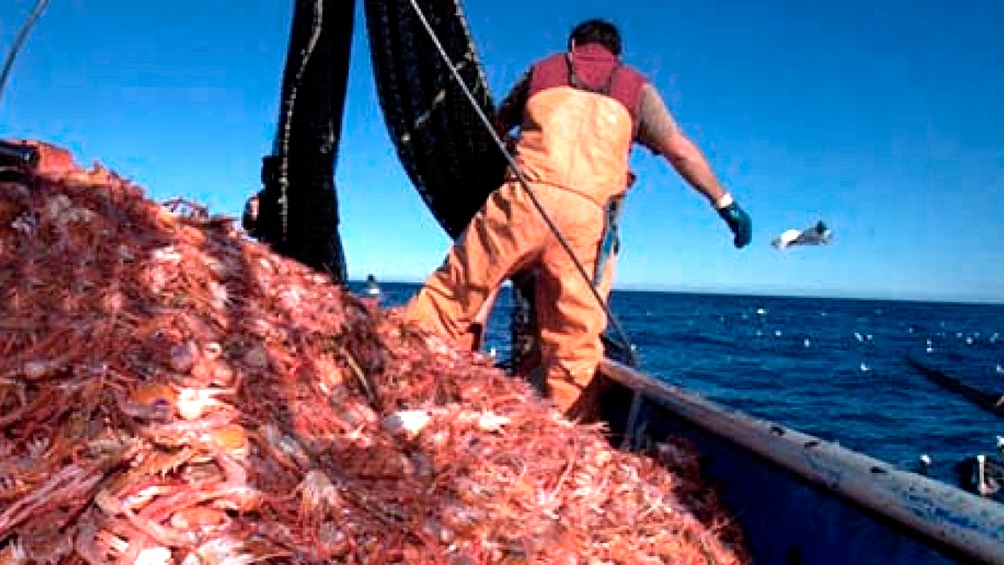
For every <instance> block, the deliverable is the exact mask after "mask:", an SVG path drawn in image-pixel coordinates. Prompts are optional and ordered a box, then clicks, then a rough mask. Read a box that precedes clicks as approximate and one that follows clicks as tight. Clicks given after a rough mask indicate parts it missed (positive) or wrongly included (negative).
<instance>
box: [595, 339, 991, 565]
mask: <svg viewBox="0 0 1004 565" xmlns="http://www.w3.org/2000/svg"><path fill="white" fill-rule="evenodd" d="M599 373H600V374H602V375H603V376H605V377H606V378H607V379H609V380H610V381H612V382H615V383H618V384H620V385H622V386H624V387H626V388H627V389H629V390H630V391H633V392H636V393H640V394H642V395H643V396H644V397H645V399H646V400H648V401H650V402H653V403H655V404H658V405H659V406H661V407H662V408H664V409H666V410H668V411H669V412H670V413H672V414H673V415H674V416H675V417H678V418H681V419H682V420H684V421H685V422H687V423H688V424H691V425H693V426H696V427H697V428H699V429H701V430H703V431H705V432H707V433H710V434H712V435H714V436H715V437H718V438H720V439H723V440H725V441H727V442H729V443H731V444H732V445H734V446H736V447H738V448H739V449H741V450H743V451H745V452H747V453H750V454H753V455H754V456H756V457H757V458H759V459H761V460H764V461H767V462H769V463H772V464H773V465H775V466H776V467H779V468H781V469H783V470H784V471H786V472H788V473H790V474H792V475H794V476H795V477H797V478H798V479H801V480H803V481H805V482H807V483H809V484H810V485H813V486H816V487H819V488H821V489H823V490H825V491H826V492H827V493H830V494H831V495H832V496H835V497H838V498H840V499H842V500H846V501H848V502H849V503H851V504H852V505H853V506H856V507H858V508H860V509H862V510H864V511H866V512H870V513H872V514H874V515H877V516H879V517H880V518H882V519H885V520H886V521H888V522H889V523H891V524H894V525H898V526H901V527H902V528H903V529H905V530H906V531H908V532H910V533H911V534H912V535H913V536H914V537H917V538H919V539H920V540H921V541H925V542H927V543H929V544H931V545H934V546H937V547H941V548H944V549H947V550H948V551H949V552H951V553H953V554H960V555H964V556H967V557H969V558H973V559H978V560H980V561H985V562H988V563H1004V506H1002V505H1000V504H998V503H996V502H994V501H991V500H987V499H983V498H981V497H979V496H976V495H974V494H971V493H968V492H966V491H964V490H962V489H959V488H956V487H953V486H951V485H948V484H946V483H942V482H939V481H937V480H934V479H931V478H928V477H924V476H922V475H918V474H916V473H911V472H909V471H905V470H902V469H899V468H897V467H895V466H894V465H892V464H890V463H888V462H885V461H882V460H880V459H876V458H873V457H870V456H868V455H865V454H863V453H860V452H857V451H854V450H851V449H848V448H846V447H843V446H840V445H838V444H836V443H833V442H828V441H826V440H823V439H820V438H818V437H815V436H812V435H809V434H806V433H802V432H799V431H797V430H795V429H792V428H790V427H787V426H782V425H780V424H777V423H775V422H771V421H769V420H765V419H761V418H756V417H753V416H750V415H748V414H745V413H743V412H742V411H739V410H736V409H733V408H728V407H724V406H721V405H718V404H716V403H715V402H712V401H710V400H707V399H704V398H701V397H699V396H697V395H695V394H693V393H688V392H685V391H684V390H682V389H680V388H679V387H676V386H674V385H671V384H668V383H665V382H662V381H659V380H657V379H656V378H655V377H653V376H651V375H648V374H646V373H644V372H641V371H639V370H636V369H632V368H630V367H628V366H625V365H623V364H620V363H617V362H616V361H613V360H610V359H604V360H603V361H602V362H601V364H600V368H599ZM624 433H625V434H632V435H633V434H634V433H637V429H635V430H625V432H624ZM835 469H836V470H839V471H840V473H837V474H834V473H833V472H824V470H830V471H833V470H835ZM835 477H836V478H835Z"/></svg>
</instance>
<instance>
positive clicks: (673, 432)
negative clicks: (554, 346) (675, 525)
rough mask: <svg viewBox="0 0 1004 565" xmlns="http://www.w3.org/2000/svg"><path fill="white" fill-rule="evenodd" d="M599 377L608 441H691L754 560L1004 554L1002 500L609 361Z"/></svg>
mask: <svg viewBox="0 0 1004 565" xmlns="http://www.w3.org/2000/svg"><path fill="white" fill-rule="evenodd" d="M602 374H603V375H604V378H605V379H606V380H607V381H608V386H609V387H610V388H609V390H608V391H607V392H606V393H605V395H604V401H603V402H604V405H603V419H604V420H605V421H606V423H607V424H608V425H609V427H610V430H611V433H612V439H613V441H615V442H623V441H625V440H626V441H627V442H630V444H631V445H645V444H646V443H648V442H659V441H664V440H665V439H666V438H667V437H670V436H680V437H684V438H687V439H689V440H690V441H692V442H693V443H694V444H695V445H696V447H697V448H698V449H699V450H700V451H701V455H702V457H703V458H705V461H704V464H705V468H706V470H707V472H708V474H709V476H710V478H711V480H712V481H713V483H714V487H715V489H716V491H717V492H718V493H719V496H720V497H721V498H722V500H723V501H724V503H725V504H726V506H727V507H728V509H729V511H730V512H731V513H732V514H733V515H734V516H735V518H736V520H738V522H739V523H740V524H741V526H742V527H743V529H744V530H745V532H746V536H747V543H748V545H749V549H750V551H751V553H752V555H753V558H754V562H755V563H757V564H775V563H777V564H785V565H788V564H797V563H811V564H830V563H832V564H841V565H844V564H856V565H861V564H870V563H875V564H881V565H892V564H900V563H902V564H904V565H905V564H911V565H916V564H928V563H930V564H941V563H1004V505H1000V504H997V503H995V502H993V501H989V500H985V499H982V498H980V497H977V496H975V495H972V494H970V493H967V492H965V491H963V490H961V489H958V488H955V487H952V486H950V485H947V484H944V483H940V482H937V481H934V480H931V479H928V478H926V477H923V476H920V475H917V474H914V473H909V472H905V471H902V470H899V469H897V468H895V467H893V466H891V465H889V464H888V463H885V462H883V461H880V460H877V459H873V458H871V457H868V456H865V455H862V454H860V453H857V452H854V451H851V450H848V449H846V448H843V447H840V446H838V445H836V444H834V443H831V442H826V441H823V440H821V439H818V438H815V437H813V436H809V435H806V434H803V433H800V432H798V431H796V430H792V429H789V428H785V427H782V426H779V425H777V424H775V423H772V422H769V421H765V420H760V419H756V418H752V417H750V416H748V415H745V414H743V413H741V412H738V411H734V410H730V409H728V408H724V407H721V406H718V405H716V404H714V403H712V402H709V401H707V400H704V399H702V398H699V397H697V396H693V395H690V394H687V393H685V392H684V391H682V390H680V389H679V388H677V387H673V386H671V385H668V384H665V383H662V382H659V381H657V380H656V379H655V378H653V377H651V376H649V375H645V374H644V373H641V372H639V371H635V370H633V369H630V368H628V367H626V366H624V365H620V364H618V363H615V362H613V361H609V360H607V361H605V362H604V364H603V366H602ZM636 394H637V395H638V396H637V398H638V400H637V401H636V409H635V410H634V411H635V417H634V418H633V423H632V424H631V425H629V421H631V420H632V416H631V413H632V402H633V400H634V399H635V396H636ZM626 432H629V433H626Z"/></svg>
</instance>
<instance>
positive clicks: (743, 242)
mask: <svg viewBox="0 0 1004 565" xmlns="http://www.w3.org/2000/svg"><path fill="white" fill-rule="evenodd" d="M718 215H719V216H721V217H722V219H723V220H725V223H726V224H728V225H729V229H730V230H732V233H733V234H734V235H735V236H736V237H735V239H734V240H733V243H734V244H735V246H736V248H737V249H742V248H743V247H746V246H747V245H749V242H750V240H751V239H753V222H752V220H750V216H749V214H747V213H746V212H745V211H744V210H743V209H742V208H740V207H739V204H737V203H735V202H732V203H731V204H729V205H728V206H725V207H724V208H719V209H718Z"/></svg>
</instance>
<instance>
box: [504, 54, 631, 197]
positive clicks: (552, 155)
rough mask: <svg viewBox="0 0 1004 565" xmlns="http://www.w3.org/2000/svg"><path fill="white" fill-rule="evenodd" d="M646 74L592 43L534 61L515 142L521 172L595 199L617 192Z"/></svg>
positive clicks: (623, 181) (624, 177)
mask: <svg viewBox="0 0 1004 565" xmlns="http://www.w3.org/2000/svg"><path fill="white" fill-rule="evenodd" d="M646 82H647V81H646V79H645V77H644V76H642V75H641V73H639V72H638V71H636V70H634V69H632V68H631V67H628V66H626V65H624V64H622V63H621V62H620V61H619V60H618V59H617V58H616V57H615V56H614V55H613V54H611V53H610V52H609V51H607V50H606V49H605V48H603V47H602V46H600V45H595V44H589V45H583V46H579V47H576V48H575V50H574V51H573V52H572V53H571V54H568V53H559V54H555V55H551V56H550V57H547V58H545V59H543V60H542V61H540V62H538V63H536V64H535V65H534V66H533V68H532V70H531V76H530V89H529V94H528V96H527V102H526V108H525V109H524V114H523V123H522V126H521V128H520V139H519V143H518V144H517V149H516V161H517V163H518V164H519V166H520V168H521V170H522V171H523V173H524V174H525V175H526V176H527V178H528V179H529V180H531V181H534V182H540V183H545V184H551V185H555V186H560V187H562V188H566V189H568V190H573V191H575V192H578V193H581V194H583V195H585V196H587V197H589V198H591V199H592V200H594V201H595V202H596V203H598V204H600V205H605V204H606V203H607V201H608V200H609V199H610V198H611V197H613V196H616V195H619V194H622V193H624V192H625V191H626V190H627V187H628V178H629V174H630V173H629V170H628V158H629V156H630V152H631V143H632V141H633V140H634V136H635V132H636V129H637V124H636V119H637V112H638V104H639V101H640V99H641V91H642V87H643V86H644V85H645V84H646Z"/></svg>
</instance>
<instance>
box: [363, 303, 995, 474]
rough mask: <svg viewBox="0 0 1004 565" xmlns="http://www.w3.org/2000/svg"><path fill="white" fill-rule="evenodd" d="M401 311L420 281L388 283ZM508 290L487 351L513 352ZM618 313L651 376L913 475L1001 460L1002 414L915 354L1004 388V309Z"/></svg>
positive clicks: (696, 306)
mask: <svg viewBox="0 0 1004 565" xmlns="http://www.w3.org/2000/svg"><path fill="white" fill-rule="evenodd" d="M382 289H383V291H384V292H383V298H382V299H381V300H382V304H384V305H387V306H396V305H400V304H403V303H404V302H405V301H406V300H407V299H408V298H410V297H411V296H412V295H413V294H414V293H415V292H416V291H417V290H418V285H414V284H383V285H382ZM510 305H511V302H510V291H509V289H505V290H503V292H502V293H501V295H500V298H499V302H498V304H497V305H496V307H495V309H494V311H493V313H492V317H491V319H490V323H489V328H488V335H487V346H486V348H494V349H495V350H496V355H497V356H498V358H499V359H500V360H502V359H505V358H507V356H508V344H507V341H508V331H509V330H508V315H509V312H510V311H511V306H510ZM610 305H611V310H612V311H613V313H614V315H615V316H616V317H617V319H618V320H619V321H620V323H621V325H622V326H623V328H624V329H625V331H626V333H627V334H628V337H629V338H630V341H631V343H632V344H633V345H634V346H635V348H636V353H637V355H638V357H639V361H640V368H641V369H642V370H644V371H646V372H648V373H651V374H653V375H655V376H656V377H658V378H659V379H662V380H664V381H666V382H669V383H672V384H674V385H677V386H680V387H682V388H684V389H686V390H688V391H690V392H692V393H696V394H699V395H701V396H703V397H705V398H707V399H710V400H712V401H714V402H717V403H719V404H722V405H726V406H730V407H734V408H738V409H740V410H742V411H744V412H746V413H748V414H751V415H754V416H757V417H761V418H766V419H769V420H772V421H775V422H778V423H781V424H784V425H786V426H789V427H792V428H795V429H797V430H799V431H802V432H805V433H809V434H812V435H815V436H818V437H821V438H823V439H826V440H830V441H837V442H839V443H840V444H841V445H843V446H846V447H849V448H851V449H854V450H856V451H860V452H863V453H865V454H868V455H870V456H872V457H877V458H879V459H882V460H885V461H887V462H889V463H891V464H894V465H897V466H900V467H902V468H905V469H909V470H916V468H917V462H918V459H919V456H920V455H921V454H927V455H928V456H929V457H931V459H932V461H933V463H932V465H931V468H930V471H929V474H930V475H931V476H932V477H934V478H938V479H941V480H944V481H946V482H950V483H953V484H956V483H957V478H956V474H955V471H954V470H953V469H954V466H955V464H956V463H957V462H959V461H961V460H962V459H963V458H965V457H967V456H970V455H974V454H976V453H992V452H994V451H995V448H996V437H997V436H998V435H1001V436H1004V419H1002V418H1000V417H998V416H996V415H994V414H990V413H988V412H986V411H984V410H982V409H980V408H978V407H976V406H974V405H973V404H971V403H970V402H969V401H967V400H965V399H963V398H961V397H959V396H958V395H956V394H954V393H951V392H948V391H945V390H944V389H942V388H940V387H938V386H937V385H935V384H934V383H932V382H930V381H929V380H927V379H926V378H925V377H924V376H923V375H921V374H919V373H918V372H917V371H916V370H914V369H913V368H911V367H910V366H909V365H908V364H906V363H905V361H904V356H913V357H915V358H917V359H919V360H921V361H923V362H924V363H926V364H929V365H932V366H934V367H937V368H939V369H940V370H943V371H944V372H946V373H947V374H949V375H951V376H954V377H956V378H958V379H960V380H962V381H964V382H966V383H968V384H972V385H974V386H979V387H980V388H982V389H984V390H988V391H993V392H995V393H996V392H1000V393H1004V305H972V304H944V303H925V302H906V301H875V300H844V299H822V298H782V297H762V296H729V295H707V294H688V293H669V292H640V291H614V293H613V295H612V297H611V301H610Z"/></svg>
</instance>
